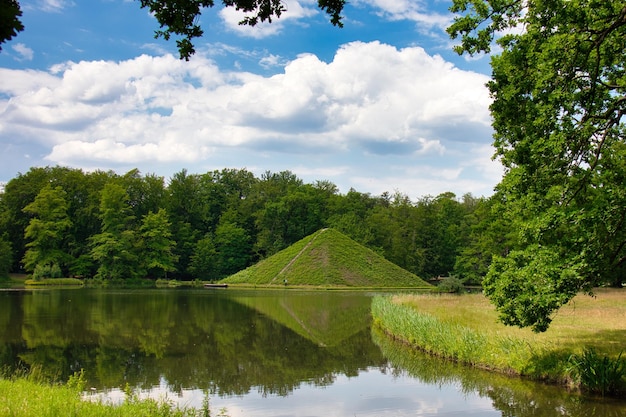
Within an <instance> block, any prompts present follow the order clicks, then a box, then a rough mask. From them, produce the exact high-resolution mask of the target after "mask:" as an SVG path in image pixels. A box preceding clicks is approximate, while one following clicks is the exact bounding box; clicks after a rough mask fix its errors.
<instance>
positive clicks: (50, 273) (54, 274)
mask: <svg viewBox="0 0 626 417" xmlns="http://www.w3.org/2000/svg"><path fill="white" fill-rule="evenodd" d="M62 276H63V273H62V272H61V268H60V267H59V265H57V264H56V263H52V264H48V263H46V264H37V266H36V267H35V270H34V271H33V279H34V280H35V281H40V280H42V279H44V278H61V277H62Z"/></svg>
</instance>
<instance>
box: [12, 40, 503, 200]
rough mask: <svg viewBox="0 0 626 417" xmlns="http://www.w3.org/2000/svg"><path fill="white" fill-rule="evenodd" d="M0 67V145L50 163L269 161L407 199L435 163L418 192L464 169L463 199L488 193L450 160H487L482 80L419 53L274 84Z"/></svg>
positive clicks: (126, 68) (163, 73)
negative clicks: (40, 151) (31, 147)
mask: <svg viewBox="0 0 626 417" xmlns="http://www.w3.org/2000/svg"><path fill="white" fill-rule="evenodd" d="M0 71H1V72H0V135H1V136H2V138H3V141H9V140H15V141H23V142H29V141H30V142H33V143H38V144H44V145H45V146H47V147H48V149H49V153H48V154H47V155H46V160H47V161H49V163H61V164H67V165H71V166H80V167H91V166H100V167H103V166H107V167H108V166H114V165H115V164H120V163H124V164H128V165H131V166H138V167H141V166H148V167H149V166H151V164H160V163H161V164H178V166H182V167H189V168H192V164H200V165H202V166H207V165H211V166H213V167H214V168H221V167H225V166H227V165H229V164H230V165H237V166H239V167H244V166H247V167H251V166H258V167H259V168H260V169H262V170H263V169H269V168H270V167H268V166H267V164H268V163H269V162H268V161H270V159H271V158H274V159H273V162H272V163H273V164H274V166H276V167H279V168H282V169H294V168H295V167H298V170H299V171H300V172H308V173H310V174H311V175H312V174H313V173H316V172H317V173H330V174H329V175H331V178H328V179H330V180H331V181H335V182H336V183H338V184H339V185H341V186H344V188H345V187H350V186H355V188H357V189H358V187H356V186H357V185H359V184H369V188H370V189H372V190H378V187H382V186H383V185H384V186H385V187H386V189H387V190H389V188H390V184H398V186H399V187H404V186H406V187H407V189H406V190H405V191H406V192H409V191H410V190H414V189H415V186H416V182H415V181H416V180H418V179H419V178H417V177H413V181H411V180H409V178H410V177H409V176H410V175H413V174H414V173H415V172H416V171H411V170H410V169H409V167H414V166H416V165H419V166H424V167H436V166H439V168H433V171H438V172H439V173H440V174H441V175H439V174H437V173H432V172H431V173H430V174H428V178H427V180H428V181H430V182H432V184H433V185H432V187H430V186H429V187H428V190H430V189H431V188H432V189H435V188H436V186H441V184H443V183H446V182H447V183H448V184H451V183H454V182H458V179H459V177H460V172H461V171H463V173H464V174H465V175H468V172H469V171H472V172H473V174H472V175H474V176H475V179H473V180H471V181H474V182H475V184H474V183H468V187H470V188H472V189H471V190H468V191H472V190H478V189H479V188H480V187H479V185H478V184H482V186H483V190H482V191H481V193H483V194H484V193H485V191H484V190H485V187H486V186H485V184H488V186H487V187H488V188H490V187H491V185H492V184H493V183H494V181H493V180H492V179H489V178H487V176H488V175H492V171H488V170H489V168H488V167H486V166H485V167H483V168H481V169H482V171H479V170H477V169H475V166H463V165H461V164H460V162H459V161H460V160H461V158H464V157H467V155H468V154H473V153H474V152H476V151H475V149H477V148H480V149H481V152H482V153H480V156H477V157H476V158H482V159H487V160H488V158H486V157H485V155H484V154H485V149H486V147H488V144H489V142H490V134H491V130H490V127H489V126H490V119H489V113H488V106H489V103H490V101H489V100H490V99H489V96H488V92H487V90H486V88H485V87H484V84H485V82H486V81H487V78H486V76H484V75H480V74H477V73H472V72H467V71H461V70H459V69H458V68H455V67H454V66H453V65H451V64H450V63H448V62H446V61H445V60H443V59H442V58H441V57H438V56H430V55H428V54H427V53H426V52H425V51H424V50H423V49H421V48H418V47H410V48H404V49H396V48H395V47H392V46H389V45H385V44H381V43H379V42H371V43H362V42H354V43H350V44H346V45H344V46H343V47H341V48H340V49H339V50H338V51H337V53H336V55H335V57H334V59H333V60H332V61H331V62H323V61H321V60H320V59H318V58H317V57H316V56H314V55H310V54H307V55H301V56H299V57H297V58H296V59H294V60H293V61H291V62H289V63H288V64H287V65H286V66H285V67H284V71H283V72H282V73H280V74H277V75H274V76H271V77H264V76H260V75H255V74H251V73H246V72H225V71H222V70H221V69H220V68H218V67H217V66H216V65H215V64H214V63H213V61H211V60H210V59H209V58H207V57H202V56H195V57H194V58H193V59H192V60H190V61H189V62H185V61H181V60H179V59H177V58H175V57H173V56H171V55H165V56H160V57H152V56H147V55H144V56H140V57H137V58H135V59H131V60H126V61H121V62H112V61H84V62H67V63H65V64H63V65H58V66H56V67H54V68H52V69H50V70H49V71H18V70H4V69H0ZM9 80H11V81H10V82H9ZM7 97H8V98H7ZM454 127H462V129H463V131H464V134H463V137H462V138H459V137H457V136H459V134H458V133H456V134H454V133H451V132H456V129H454ZM459 143H460V144H462V145H463V146H464V147H465V148H464V149H462V150H459V148H458V144H459ZM281 155H283V156H284V158H283V156H281ZM279 158H283V159H280V160H281V162H280V163H277V162H276V161H277V160H279ZM482 159H481V160H482ZM442 164H443V165H446V164H447V165H448V166H447V167H443V168H442V167H441V166H442ZM474 165H477V164H474ZM422 172H429V169H426V171H422ZM450 172H453V173H454V175H452V176H451V174H450ZM318 179H326V178H318ZM468 181H469V180H468ZM471 181H470V182H471ZM496 181H497V180H496ZM424 184H425V183H424V182H422V185H424ZM429 184H430V183H429ZM366 190H367V188H366ZM344 191H345V190H344Z"/></svg>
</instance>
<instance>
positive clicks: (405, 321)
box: [372, 297, 533, 374]
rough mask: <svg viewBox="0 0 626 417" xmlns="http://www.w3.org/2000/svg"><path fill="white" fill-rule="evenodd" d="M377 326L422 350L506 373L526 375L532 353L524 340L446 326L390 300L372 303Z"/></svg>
mask: <svg viewBox="0 0 626 417" xmlns="http://www.w3.org/2000/svg"><path fill="white" fill-rule="evenodd" d="M372 316H373V317H374V323H375V324H376V325H378V326H380V327H381V328H382V329H383V330H384V331H385V332H386V333H388V334H390V335H392V336H393V337H394V338H396V339H399V340H401V341H404V342H405V343H408V344H410V345H412V346H415V347H418V348H419V349H421V350H423V351H425V352H427V353H430V354H433V355H436V356H440V357H443V358H445V359H450V360H454V361H457V362H460V363H463V364H467V365H472V366H476V367H480V368H486V369H497V370H500V371H503V372H507V373H517V374H523V373H524V372H525V369H526V367H527V364H528V362H529V361H530V359H531V357H532V356H533V349H529V346H528V344H527V343H526V341H524V340H523V339H518V338H514V337H511V336H508V335H499V334H485V333H482V332H480V331H477V330H474V329H472V328H469V327H466V326H462V325H459V324H454V323H446V322H445V321H442V320H440V319H438V318H437V317H435V316H433V315H431V314H428V313H423V312H420V311H418V310H416V309H414V308H411V307H410V306H408V305H405V304H399V303H396V302H394V301H393V299H392V298H391V297H375V298H374V300H373V301H372Z"/></svg>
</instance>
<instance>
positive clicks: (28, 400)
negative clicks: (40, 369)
mask: <svg viewBox="0 0 626 417" xmlns="http://www.w3.org/2000/svg"><path fill="white" fill-rule="evenodd" d="M84 389H85V385H84V380H83V379H82V373H78V374H75V375H74V376H72V377H70V379H69V381H68V383H67V384H64V385H58V384H50V383H47V382H43V380H41V379H40V378H38V377H37V373H36V372H33V373H32V374H29V375H25V376H21V377H15V376H14V377H10V378H2V377H0V415H3V416H12V417H57V416H80V417H153V416H158V417H196V416H198V417H200V416H202V417H210V416H211V411H210V409H209V404H208V400H206V401H205V403H204V406H203V409H202V410H196V409H193V408H180V407H177V406H175V405H173V403H171V402H169V401H167V399H163V400H154V399H150V398H145V399H142V398H140V397H139V396H138V395H137V394H136V393H135V392H133V391H132V390H131V389H130V388H126V390H125V393H126V398H125V400H124V401H123V402H121V403H120V404H111V403H105V402H102V401H98V400H94V399H90V398H89V396H86V395H85V393H84ZM219 416H224V414H223V413H222V412H220V414H218V417H219Z"/></svg>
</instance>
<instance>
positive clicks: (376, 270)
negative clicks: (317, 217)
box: [221, 229, 430, 288]
mask: <svg viewBox="0 0 626 417" xmlns="http://www.w3.org/2000/svg"><path fill="white" fill-rule="evenodd" d="M221 282H223V283H227V284H249V285H265V286H274V285H275V286H283V285H285V283H287V285H290V286H291V285H297V286H327V287H374V288H394V287H395V288H427V287H428V288H429V287H430V284H428V283H426V282H425V281H423V280H422V279H420V278H418V277H417V276H416V275H414V274H412V273H410V272H408V271H406V270H405V269H402V268H400V267H399V266H397V265H395V264H393V263H391V262H389V261H388V260H386V259H385V258H383V257H382V256H380V255H378V254H377V253H376V252H374V251H372V250H371V249H368V248H366V247H365V246H363V245H360V244H358V243H357V242H355V241H354V240H352V239H350V238H349V237H347V236H345V235H344V234H342V233H340V232H338V231H336V230H333V229H322V230H319V231H317V232H315V233H313V234H312V235H310V236H307V237H305V238H304V239H302V240H300V241H298V242H296V243H294V244H293V245H291V246H289V247H288V248H286V249H283V250H282V251H280V252H278V253H277V254H275V255H273V256H271V257H269V258H267V259H264V260H262V261H261V262H259V263H257V264H256V265H253V266H251V267H249V268H247V269H245V270H243V271H240V272H238V273H236V274H235V275H231V276H230V277H228V278H225V279H224V280H222V281H221Z"/></svg>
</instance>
